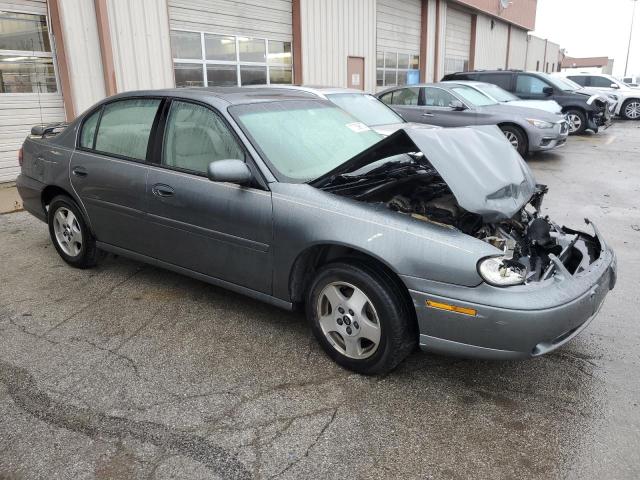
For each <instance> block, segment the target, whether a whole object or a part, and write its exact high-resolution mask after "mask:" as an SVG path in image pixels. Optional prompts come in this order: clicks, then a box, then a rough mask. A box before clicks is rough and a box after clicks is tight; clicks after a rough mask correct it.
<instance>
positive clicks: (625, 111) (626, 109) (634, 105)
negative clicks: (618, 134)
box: [620, 98, 640, 120]
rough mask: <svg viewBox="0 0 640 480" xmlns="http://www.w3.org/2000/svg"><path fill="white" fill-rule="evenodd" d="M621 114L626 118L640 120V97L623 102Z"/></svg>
mask: <svg viewBox="0 0 640 480" xmlns="http://www.w3.org/2000/svg"><path fill="white" fill-rule="evenodd" d="M620 115H622V117H623V118H625V119H626V120H640V99H637V98H630V99H629V100H627V101H626V102H624V103H623V104H622V108H621V109H620Z"/></svg>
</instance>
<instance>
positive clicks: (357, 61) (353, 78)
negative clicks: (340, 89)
mask: <svg viewBox="0 0 640 480" xmlns="http://www.w3.org/2000/svg"><path fill="white" fill-rule="evenodd" d="M347 87H349V88H356V89H358V90H364V58H362V57H348V58H347Z"/></svg>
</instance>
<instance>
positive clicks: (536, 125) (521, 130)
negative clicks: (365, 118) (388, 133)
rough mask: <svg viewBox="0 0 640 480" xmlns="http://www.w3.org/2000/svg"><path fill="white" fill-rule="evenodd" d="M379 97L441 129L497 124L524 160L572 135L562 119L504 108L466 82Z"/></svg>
mask: <svg viewBox="0 0 640 480" xmlns="http://www.w3.org/2000/svg"><path fill="white" fill-rule="evenodd" d="M377 97H378V98H379V99H380V100H382V101H383V102H384V103H386V104H387V105H389V106H391V107H392V108H393V109H394V110H395V111H396V112H397V113H399V114H400V115H401V116H402V118H404V119H405V120H407V121H408V122H428V123H430V124H434V125H439V126H441V127H461V126H470V125H498V126H499V127H500V129H501V130H502V132H503V133H504V134H505V136H506V137H507V139H508V140H509V142H511V145H513V147H514V148H515V149H516V150H517V151H518V153H520V155H522V156H523V157H524V156H526V155H527V154H528V153H530V152H539V151H545V150H553V149H554V148H558V147H561V146H563V145H564V144H565V143H566V141H567V137H568V136H569V123H568V122H567V120H566V119H565V118H564V117H563V116H561V115H556V114H552V113H549V112H545V111H543V110H539V109H532V108H524V107H513V106H510V105H505V104H502V103H499V102H497V101H495V100H493V99H491V98H490V97H488V96H487V95H485V94H483V93H482V92H480V91H479V90H477V89H475V88H472V87H470V86H468V85H465V84H464V83H459V82H452V81H450V82H442V83H436V84H424V85H415V86H410V87H408V86H407V87H394V88H390V89H387V90H384V91H382V92H380V93H378V95H377Z"/></svg>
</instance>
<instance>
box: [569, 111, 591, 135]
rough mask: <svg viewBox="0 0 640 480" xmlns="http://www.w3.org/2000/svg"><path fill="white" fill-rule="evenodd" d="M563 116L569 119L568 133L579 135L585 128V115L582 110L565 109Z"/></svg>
mask: <svg viewBox="0 0 640 480" xmlns="http://www.w3.org/2000/svg"><path fill="white" fill-rule="evenodd" d="M565 116H566V117H567V120H568V121H569V135H580V134H581V133H583V132H584V131H585V130H586V129H587V116H586V115H585V114H584V112H583V111H581V110H576V109H571V110H567V111H566V112H565Z"/></svg>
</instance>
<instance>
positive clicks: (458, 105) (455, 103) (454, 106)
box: [449, 100, 467, 112]
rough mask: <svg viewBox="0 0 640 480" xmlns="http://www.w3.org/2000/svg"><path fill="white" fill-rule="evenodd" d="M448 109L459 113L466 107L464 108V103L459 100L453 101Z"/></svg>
mask: <svg viewBox="0 0 640 480" xmlns="http://www.w3.org/2000/svg"><path fill="white" fill-rule="evenodd" d="M449 107H450V108H452V109H453V110H454V111H456V112H461V111H463V110H466V109H467V107H465V106H464V103H462V102H461V101H460V100H453V101H452V102H451V103H450V104H449Z"/></svg>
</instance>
